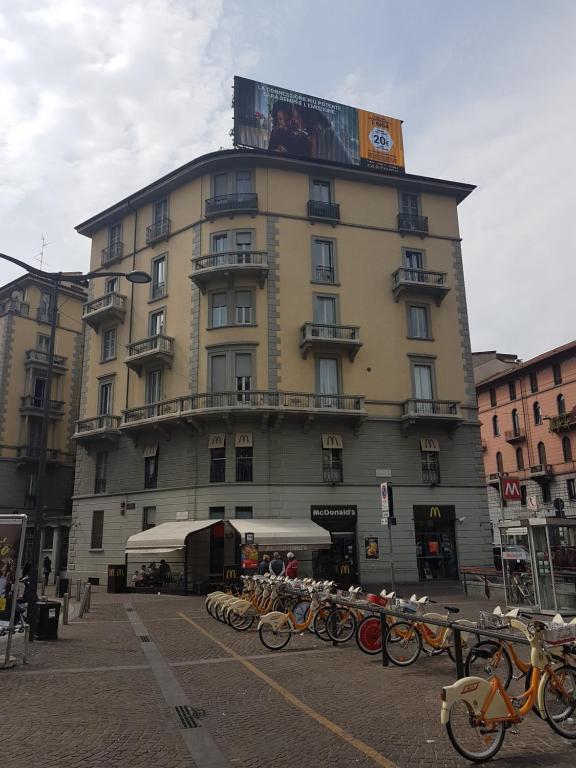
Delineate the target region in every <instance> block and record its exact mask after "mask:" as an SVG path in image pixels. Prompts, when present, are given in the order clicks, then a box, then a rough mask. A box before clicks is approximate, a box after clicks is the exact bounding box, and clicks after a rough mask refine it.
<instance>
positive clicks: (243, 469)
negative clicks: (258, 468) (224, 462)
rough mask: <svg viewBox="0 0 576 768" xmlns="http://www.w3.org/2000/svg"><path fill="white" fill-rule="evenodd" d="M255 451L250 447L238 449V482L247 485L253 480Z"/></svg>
mask: <svg viewBox="0 0 576 768" xmlns="http://www.w3.org/2000/svg"><path fill="white" fill-rule="evenodd" d="M253 461H254V456H253V449H252V446H250V447H248V448H247V447H243V448H236V482H237V483H246V482H251V481H252V480H253Z"/></svg>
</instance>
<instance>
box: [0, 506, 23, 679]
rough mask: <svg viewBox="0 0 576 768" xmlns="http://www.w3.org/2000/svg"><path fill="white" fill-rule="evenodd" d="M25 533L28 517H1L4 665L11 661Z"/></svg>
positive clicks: (0, 602) (0, 605)
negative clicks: (4, 634) (4, 637)
mask: <svg viewBox="0 0 576 768" xmlns="http://www.w3.org/2000/svg"><path fill="white" fill-rule="evenodd" d="M25 531H26V515H0V627H2V628H3V629H7V631H8V633H7V642H6V648H5V656H4V665H7V664H8V663H9V659H10V646H11V641H12V633H13V630H14V618H15V615H16V598H17V596H18V582H19V579H20V573H21V568H22V552H23V550H24V533H25Z"/></svg>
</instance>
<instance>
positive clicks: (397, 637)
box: [385, 621, 422, 667]
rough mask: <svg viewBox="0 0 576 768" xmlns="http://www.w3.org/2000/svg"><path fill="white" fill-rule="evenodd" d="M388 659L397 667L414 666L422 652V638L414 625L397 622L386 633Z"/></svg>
mask: <svg viewBox="0 0 576 768" xmlns="http://www.w3.org/2000/svg"><path fill="white" fill-rule="evenodd" d="M385 645H386V651H387V653H388V658H389V659H390V661H391V662H392V664H395V665H396V666H397V667H408V666H410V664H413V663H414V662H415V661H416V659H417V658H418V656H420V652H421V651H422V638H421V637H420V633H419V632H418V630H417V629H416V627H415V626H414V625H413V624H410V623H409V622H407V621H397V622H396V623H395V624H392V626H391V627H390V629H389V630H388V632H387V633H386V640H385Z"/></svg>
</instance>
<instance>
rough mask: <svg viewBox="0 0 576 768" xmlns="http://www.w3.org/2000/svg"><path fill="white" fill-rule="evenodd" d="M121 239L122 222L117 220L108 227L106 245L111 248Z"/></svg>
mask: <svg viewBox="0 0 576 768" xmlns="http://www.w3.org/2000/svg"><path fill="white" fill-rule="evenodd" d="M121 240H122V224H121V223H120V222H117V223H116V224H112V225H111V226H110V227H108V247H109V248H112V249H113V247H114V246H115V245H118V244H119V243H120V242H121Z"/></svg>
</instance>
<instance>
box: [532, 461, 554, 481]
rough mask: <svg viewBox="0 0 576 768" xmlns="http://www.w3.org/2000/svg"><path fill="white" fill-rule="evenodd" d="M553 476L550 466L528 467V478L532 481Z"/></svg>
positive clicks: (552, 468)
mask: <svg viewBox="0 0 576 768" xmlns="http://www.w3.org/2000/svg"><path fill="white" fill-rule="evenodd" d="M553 474H554V467H553V466H552V464H534V465H533V466H531V467H530V477H531V478H532V479H533V480H537V479H538V478H547V477H552V475H553Z"/></svg>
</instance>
